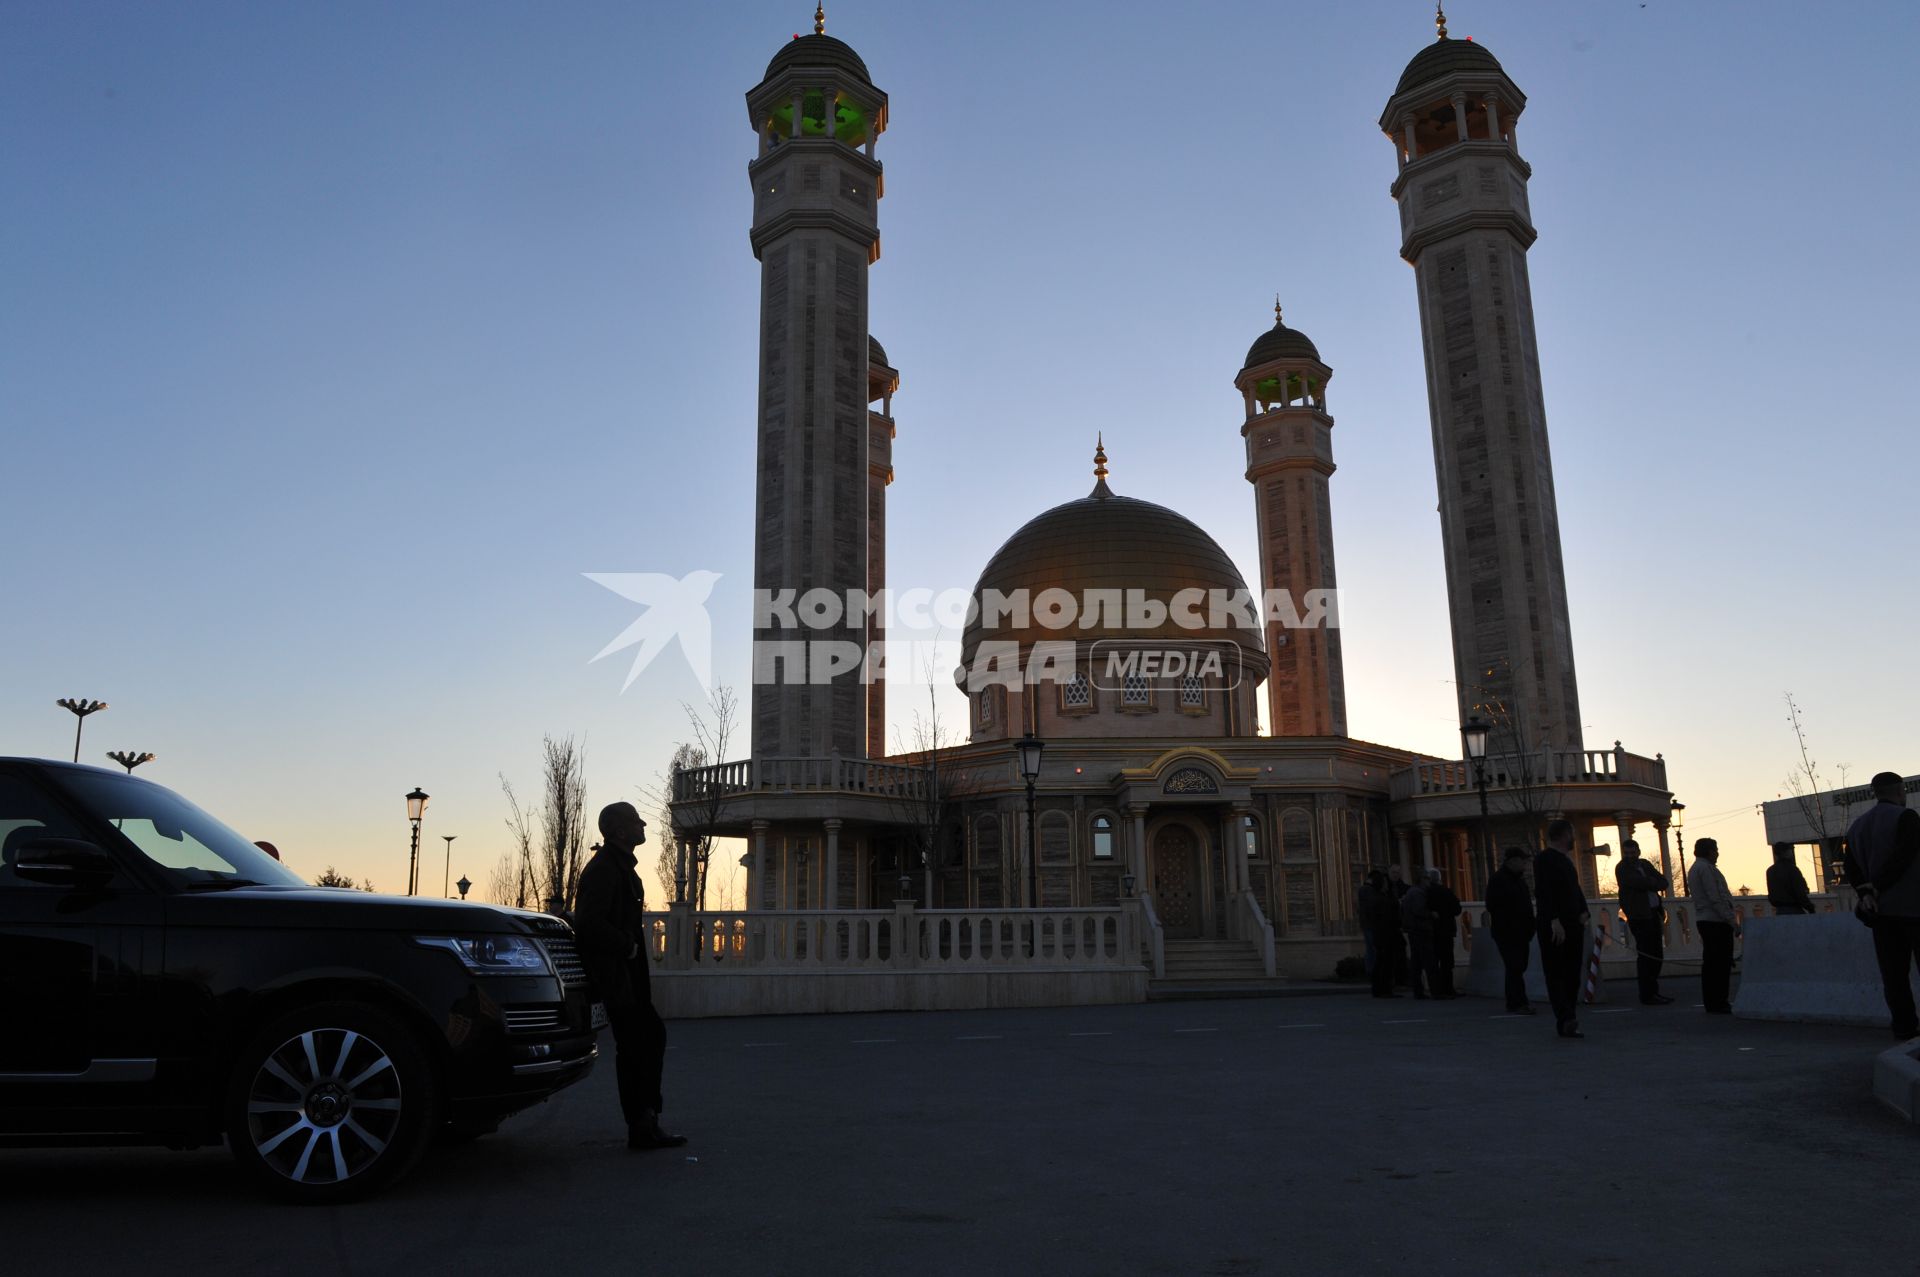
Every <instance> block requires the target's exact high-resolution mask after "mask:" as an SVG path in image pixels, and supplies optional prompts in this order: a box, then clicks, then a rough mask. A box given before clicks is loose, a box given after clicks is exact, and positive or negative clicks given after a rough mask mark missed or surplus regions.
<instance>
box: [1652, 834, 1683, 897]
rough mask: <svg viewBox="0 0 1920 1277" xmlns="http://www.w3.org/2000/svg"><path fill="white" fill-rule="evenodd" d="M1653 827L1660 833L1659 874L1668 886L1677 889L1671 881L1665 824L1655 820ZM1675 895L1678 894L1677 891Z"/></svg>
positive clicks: (1671, 868) (1670, 865) (1671, 874)
mask: <svg viewBox="0 0 1920 1277" xmlns="http://www.w3.org/2000/svg"><path fill="white" fill-rule="evenodd" d="M1653 827H1654V828H1655V829H1657V830H1659V831H1660V872H1661V873H1663V874H1665V875H1666V876H1667V883H1668V885H1669V886H1673V887H1677V884H1675V883H1674V881H1673V866H1672V864H1671V863H1670V862H1669V861H1668V859H1667V855H1668V853H1667V822H1666V821H1664V820H1656V821H1654V822H1653ZM1676 894H1678V892H1677V890H1676Z"/></svg>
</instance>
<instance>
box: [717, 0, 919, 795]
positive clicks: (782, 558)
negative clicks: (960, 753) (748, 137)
mask: <svg viewBox="0 0 1920 1277" xmlns="http://www.w3.org/2000/svg"><path fill="white" fill-rule="evenodd" d="M824 25H825V15H824V13H822V12H819V11H816V13H815V15H814V34H812V35H810V36H798V37H795V38H794V39H793V40H792V41H791V42H789V43H788V44H786V45H785V46H783V47H782V48H781V50H780V52H779V53H777V54H775V55H774V58H773V61H772V62H771V63H769V64H768V66H767V74H766V78H765V79H763V80H762V81H761V82H760V83H759V84H758V85H756V86H755V87H754V88H753V89H752V91H750V92H749V93H748V94H747V108H748V118H749V120H750V122H751V123H752V125H753V129H754V132H755V134H756V135H757V137H758V139H759V154H758V156H757V157H756V158H755V159H754V161H753V162H752V163H751V164H750V165H748V167H747V173H748V176H749V178H750V179H751V180H752V183H753V233H752V243H753V252H754V256H756V257H758V258H759V259H760V399H759V419H760V421H759V460H758V466H757V478H756V497H755V505H754V520H755V523H754V527H755V532H754V565H753V583H754V587H755V589H756V590H757V591H761V592H763V597H767V598H778V597H782V596H784V597H785V598H787V599H788V601H789V602H791V601H792V600H793V599H794V598H796V597H801V596H805V595H806V594H807V592H808V591H810V590H820V591H826V592H829V593H830V594H831V596H832V597H833V598H834V599H836V600H838V601H839V602H840V603H842V604H844V602H845V600H846V599H847V598H848V597H849V595H850V594H851V593H853V592H861V591H865V590H866V589H867V588H868V586H869V585H870V584H871V580H872V576H871V565H870V563H869V558H870V555H871V551H872V545H873V540H872V529H871V528H870V518H869V510H868V502H869V498H870V495H871V490H872V489H871V485H872V472H871V468H870V457H869V451H870V436H871V434H872V424H871V421H870V419H869V416H868V413H867V404H868V403H869V402H870V400H869V396H868V391H869V380H868V376H869V374H868V368H867V353H868V347H867V267H868V265H869V264H870V263H872V262H873V261H875V260H876V259H878V257H879V255H880V229H879V223H878V220H877V201H878V200H879V197H880V164H879V162H878V161H876V160H875V159H874V155H873V151H874V140H875V138H876V137H878V135H879V134H880V133H881V132H883V131H884V130H885V129H886V124H887V95H886V94H884V93H882V92H881V91H880V90H879V89H877V88H875V87H874V86H873V82H872V81H871V80H870V79H868V77H867V67H866V64H865V63H864V62H862V61H861V60H860V55H859V54H857V53H855V52H854V51H853V50H852V49H851V48H849V47H848V46H847V45H846V44H844V43H842V42H841V41H839V40H836V39H834V38H833V37H832V36H830V35H827V34H825V33H824V30H823V28H824ZM792 615H793V616H794V621H793V622H792V623H786V622H785V620H784V618H783V617H781V616H780V615H779V614H778V613H775V614H774V615H772V616H771V617H768V616H761V617H758V618H756V620H757V622H758V621H770V622H771V623H768V624H758V623H756V626H755V629H754V635H753V637H754V642H755V660H754V688H753V709H752V734H753V756H754V757H755V758H764V757H768V756H788V757H813V758H821V757H825V756H827V755H829V754H833V753H838V754H841V755H843V756H845V757H849V758H858V757H864V756H866V754H867V751H868V745H869V734H870V733H871V731H872V724H871V722H870V720H869V717H868V704H867V701H868V697H867V688H866V686H865V684H864V682H863V681H862V680H863V667H864V665H865V664H866V652H867V643H868V637H869V636H868V629H867V626H866V623H865V620H864V618H861V619H859V620H857V621H854V622H853V623H849V621H848V619H847V617H846V615H845V613H844V612H840V613H838V615H839V617H840V619H839V621H838V622H837V623H830V624H826V625H824V626H816V625H812V624H809V623H808V620H807V617H806V615H805V613H804V611H802V610H795V611H794V612H793V613H792ZM814 619H816V620H818V619H822V618H821V617H820V616H819V615H818V614H816V616H815V618H814ZM795 643H799V644H804V645H805V647H804V648H801V649H798V650H800V651H803V652H805V653H806V659H805V661H804V663H803V664H801V665H798V666H796V665H795V664H794V663H792V662H790V661H789V660H788V659H786V655H785V653H791V652H793V651H795V650H796V649H794V648H792V647H786V648H784V649H783V648H782V647H781V646H780V645H783V644H784V645H791V644H795ZM849 655H851V656H852V657H853V659H852V661H851V663H848V662H846V660H845V658H846V657H848V656H849ZM776 677H777V679H778V681H777V682H776V681H773V679H775V678H776Z"/></svg>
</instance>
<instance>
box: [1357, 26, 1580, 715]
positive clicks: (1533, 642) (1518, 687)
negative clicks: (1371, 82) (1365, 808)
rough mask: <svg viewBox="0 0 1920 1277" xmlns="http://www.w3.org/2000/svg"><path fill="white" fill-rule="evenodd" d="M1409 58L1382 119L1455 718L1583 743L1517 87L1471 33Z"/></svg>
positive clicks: (1442, 35) (1522, 102)
mask: <svg viewBox="0 0 1920 1277" xmlns="http://www.w3.org/2000/svg"><path fill="white" fill-rule="evenodd" d="M1435 26H1436V27H1437V28H1438V31H1439V38H1438V39H1436V40H1435V41H1434V42H1433V43H1432V44H1430V45H1428V46H1427V47H1426V48H1424V49H1422V50H1421V51H1420V52H1419V53H1418V54H1416V55H1415V56H1414V59H1413V61H1411V62H1409V63H1408V64H1407V69H1406V71H1405V72H1404V73H1403V74H1402V75H1401V77H1400V84H1399V86H1398V87H1397V88H1396V89H1395V90H1394V92H1393V97H1392V98H1391V99H1390V100H1389V101H1388V102H1387V107H1386V110H1385V111H1384V112H1382V114H1381V116H1380V127H1381V128H1382V129H1384V130H1385V131H1386V134H1387V136H1388V137H1389V138H1391V139H1392V140H1393V143H1394V146H1395V148H1396V149H1397V150H1398V152H1399V155H1400V175H1399V177H1398V178H1396V179H1395V181H1394V183H1393V197H1394V199H1395V200H1396V201H1398V202H1399V205H1400V232H1401V244H1400V255H1401V256H1402V257H1404V258H1406V259H1407V261H1408V262H1410V263H1412V265H1413V269H1414V276H1415V279H1416V280H1417V281H1418V286H1419V293H1420V331H1421V337H1422V342H1423V344H1424V346H1425V350H1426V357H1427V398H1428V403H1429V405H1430V407H1431V411H1432V418H1433V456H1434V467H1435V470H1436V472H1437V475H1438V478H1439V485H1440V534H1441V543H1442V546H1443V547H1444V550H1445V554H1446V561H1447V596H1448V599H1449V601H1450V610H1451V611H1452V614H1453V662H1454V669H1455V673H1456V679H1457V683H1458V689H1459V702H1460V715H1461V718H1462V721H1464V720H1465V719H1466V717H1467V716H1468V715H1470V714H1473V713H1476V712H1479V713H1483V714H1484V713H1488V711H1489V710H1491V711H1492V712H1491V717H1492V719H1493V721H1494V723H1495V727H1496V732H1495V738H1494V742H1493V748H1495V749H1496V750H1506V749H1511V748H1514V747H1515V746H1516V745H1524V746H1525V747H1527V748H1535V747H1541V746H1546V747H1554V748H1560V749H1576V750H1577V749H1579V748H1580V726H1581V724H1580V696H1579V691H1578V689H1577V688H1576V686H1575V683H1574V673H1573V636H1572V632H1571V629H1570V626H1569V624H1568V621H1567V585H1566V576H1565V572H1564V571H1563V569H1562V567H1561V560H1560V517H1559V513H1558V511H1557V509H1556V507H1555V505H1554V499H1553V460H1552V457H1551V456H1550V455H1549V453H1548V451H1547V415H1546V409H1545V406H1544V403H1543V400H1542V396H1541V392H1540V351H1539V347H1538V345H1537V344H1536V343H1535V341H1534V331H1533V297H1532V292H1531V290H1530V288H1529V286H1528V283H1527V248H1528V246H1529V245H1531V244H1532V243H1533V240H1534V229H1533V223H1532V221H1531V220H1530V218H1529V217H1528V213H1527V178H1528V177H1529V176H1530V175H1531V174H1532V172H1533V170H1532V169H1531V168H1529V167H1528V165H1527V164H1526V162H1525V161H1524V160H1522V159H1521V158H1520V152H1519V148H1518V144H1517V143H1516V142H1515V140H1514V124H1515V122H1516V121H1517V120H1518V119H1519V117H1520V112H1521V111H1522V110H1524V109H1525V108H1526V104H1527V98H1526V95H1525V94H1524V93H1522V92H1520V90H1519V89H1518V88H1517V87H1516V86H1515V85H1514V83H1513V81H1512V80H1510V79H1508V78H1507V75H1506V73H1505V72H1504V71H1502V70H1501V69H1500V64H1499V63H1498V62H1497V61H1495V60H1494V57H1493V55H1492V54H1491V53H1488V52H1487V51H1486V50H1485V49H1484V48H1482V47H1481V46H1480V45H1478V44H1475V43H1473V42H1472V41H1471V40H1453V39H1449V38H1448V37H1447V19H1446V14H1445V13H1439V14H1437V21H1436V23H1435Z"/></svg>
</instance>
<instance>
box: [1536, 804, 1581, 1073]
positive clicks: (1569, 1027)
mask: <svg viewBox="0 0 1920 1277" xmlns="http://www.w3.org/2000/svg"><path fill="white" fill-rule="evenodd" d="M1572 851H1573V822H1571V821H1566V820H1556V821H1554V822H1553V823H1551V824H1549V825H1548V826H1547V845H1546V849H1545V850H1543V851H1541V852H1540V853H1539V854H1538V855H1536V856H1535V857H1534V858H1533V895H1534V900H1535V902H1536V903H1537V905H1538V908H1537V909H1536V911H1535V912H1536V913H1537V915H1538V920H1537V921H1538V926H1539V928H1540V973H1541V975H1543V976H1544V977H1546V982H1547V1000H1548V1001H1550V1002H1552V1003H1553V1022H1554V1026H1553V1027H1554V1032H1556V1033H1558V1034H1559V1035H1560V1036H1561V1037H1563V1038H1584V1037H1585V1036H1587V1035H1586V1034H1584V1033H1582V1032H1581V1031H1580V1021H1579V1019H1578V1018H1576V1012H1575V1006H1576V1003H1577V1000H1578V999H1579V997H1580V959H1581V958H1583V957H1585V956H1586V951H1587V923H1588V921H1589V918H1588V916H1587V893H1586V892H1584V891H1582V890H1580V871H1579V870H1577V869H1575V868H1574V867H1573V857H1572V855H1570V854H1569V853H1571V852H1572Z"/></svg>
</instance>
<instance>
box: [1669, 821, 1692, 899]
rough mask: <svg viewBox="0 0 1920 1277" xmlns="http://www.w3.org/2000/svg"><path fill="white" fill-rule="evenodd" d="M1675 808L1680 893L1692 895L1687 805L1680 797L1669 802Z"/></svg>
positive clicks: (1674, 822) (1674, 826) (1674, 832)
mask: <svg viewBox="0 0 1920 1277" xmlns="http://www.w3.org/2000/svg"><path fill="white" fill-rule="evenodd" d="M1668 806H1669V807H1671V808H1672V810H1673V841H1674V845H1675V846H1677V847H1678V848H1679V849H1680V894H1681V895H1683V896H1686V895H1692V894H1693V893H1692V892H1690V891H1688V890H1687V833H1686V828H1687V805H1686V804H1685V803H1683V802H1681V801H1680V800H1679V799H1678V798H1676V799H1674V800H1673V801H1672V802H1671V803H1669V804H1668Z"/></svg>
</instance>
